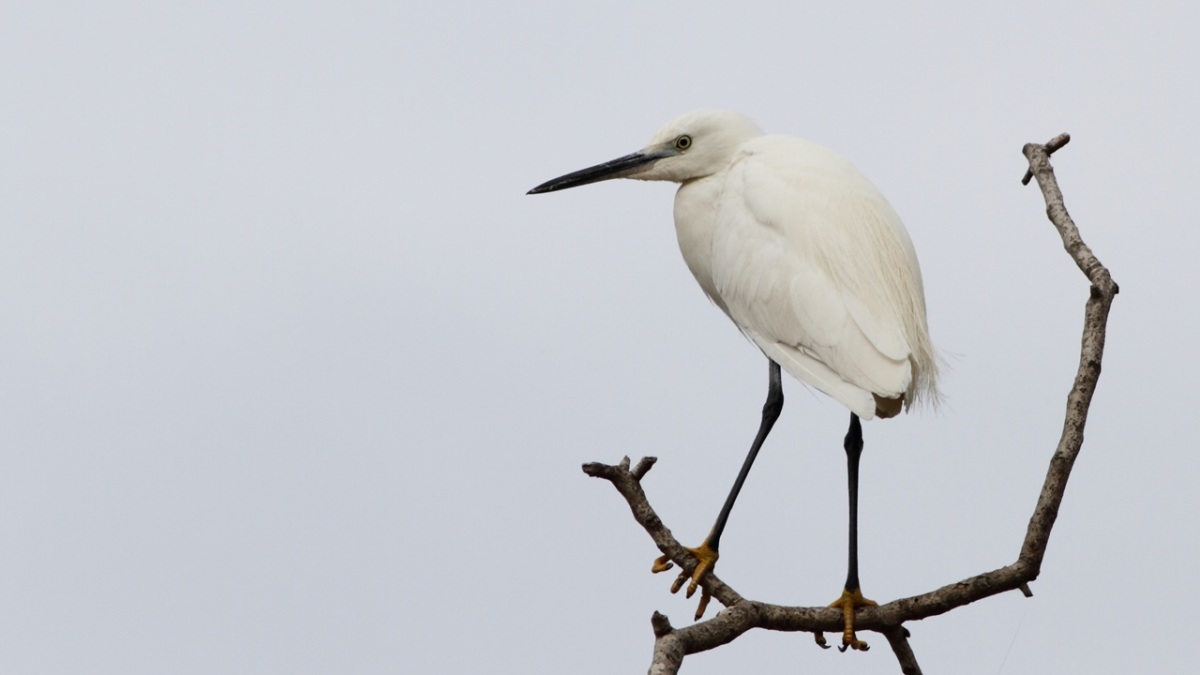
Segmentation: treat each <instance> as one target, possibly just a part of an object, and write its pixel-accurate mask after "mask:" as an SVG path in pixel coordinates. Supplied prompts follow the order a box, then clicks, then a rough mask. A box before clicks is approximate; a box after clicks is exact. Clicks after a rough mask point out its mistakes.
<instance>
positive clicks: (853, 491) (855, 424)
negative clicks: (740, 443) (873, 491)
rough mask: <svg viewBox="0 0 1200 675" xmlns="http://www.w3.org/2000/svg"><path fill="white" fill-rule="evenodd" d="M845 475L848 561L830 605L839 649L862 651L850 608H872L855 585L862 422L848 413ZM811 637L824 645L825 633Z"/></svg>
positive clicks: (861, 643) (871, 604)
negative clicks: (838, 618)
mask: <svg viewBox="0 0 1200 675" xmlns="http://www.w3.org/2000/svg"><path fill="white" fill-rule="evenodd" d="M845 448H846V475H847V478H848V482H849V485H850V550H849V561H848V562H847V564H846V587H845V588H844V589H843V590H842V597H840V598H838V599H837V600H835V601H834V602H833V604H832V605H830V607H836V608H838V609H840V610H842V622H843V624H844V629H843V630H842V646H840V647H838V649H839V650H841V651H843V652H844V651H846V650H847V649H855V650H860V651H866V650H868V649H870V645H868V644H867V643H865V642H863V641H862V640H859V639H858V636H857V635H855V632H854V611H855V610H856V609H858V608H859V607H874V606H875V602H874V601H873V600H868V599H867V598H864V597H863V594H862V589H860V588H859V586H858V460H859V459H860V458H861V457H862V449H863V438H862V422H860V421H859V419H858V415H855V414H854V413H850V430H849V431H847V432H846V442H845ZM814 637H816V639H817V644H818V645H821V646H822V647H826V646H827V645H826V644H825V636H824V635H822V634H820V633H817V634H816V635H815V636H814Z"/></svg>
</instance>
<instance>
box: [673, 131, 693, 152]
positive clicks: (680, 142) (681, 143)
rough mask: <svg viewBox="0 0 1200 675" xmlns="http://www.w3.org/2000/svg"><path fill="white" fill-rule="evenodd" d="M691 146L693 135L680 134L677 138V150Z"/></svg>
mask: <svg viewBox="0 0 1200 675" xmlns="http://www.w3.org/2000/svg"><path fill="white" fill-rule="evenodd" d="M690 147H692V137H691V136H688V135H687V134H684V135H682V136H680V137H679V138H676V139H675V149H676V150H687V149H688V148H690Z"/></svg>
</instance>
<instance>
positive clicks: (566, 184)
mask: <svg viewBox="0 0 1200 675" xmlns="http://www.w3.org/2000/svg"><path fill="white" fill-rule="evenodd" d="M669 155H670V153H669V152H646V151H644V150H639V151H637V152H635V153H632V154H629V155H625V156H624V157H618V158H616V159H614V160H611V161H608V162H605V163H603V164H597V165H596V166H592V167H588V168H586V169H582V170H580V171H574V172H572V173H569V174H567V175H565V176H559V177H558V178H555V179H554V180H548V181H546V182H545V183H542V184H541V185H539V186H537V187H535V188H533V189H532V190H530V191H529V192H527V193H525V194H530V195H537V194H541V193H543V192H554V191H555V190H566V189H567V188H573V187H579V186H580V185H587V184H589V183H599V182H600V181H602V180H611V179H613V178H624V177H625V176H628V175H629V174H632V173H636V172H637V171H638V169H643V168H648V167H649V166H650V165H652V164H654V163H655V162H657V161H658V160H660V159H662V158H663V157H667V156H669Z"/></svg>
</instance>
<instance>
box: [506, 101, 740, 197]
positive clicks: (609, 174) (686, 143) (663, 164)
mask: <svg viewBox="0 0 1200 675" xmlns="http://www.w3.org/2000/svg"><path fill="white" fill-rule="evenodd" d="M761 135H762V130H761V129H759V128H758V125H756V124H755V123H754V122H753V121H751V120H750V119H749V118H747V117H745V116H743V115H739V114H737V113H733V112H726V111H723V110H698V111H696V112H690V113H688V114H686V115H683V116H681V117H677V118H675V119H674V120H671V121H670V122H668V123H667V124H666V126H664V127H663V128H662V129H659V130H658V132H657V133H655V134H654V136H653V137H651V139H650V143H648V144H647V145H646V147H644V148H642V149H641V150H638V151H637V152H634V153H631V154H628V155H625V156H624V157H618V158H617V159H614V160H611V161H608V162H604V163H603V164H597V165H596V166H593V167H589V168H586V169H583V170H581V171H575V172H573V173H569V174H567V175H565V176H559V177H558V178H555V179H553V180H549V181H546V182H545V183H542V184H541V185H539V186H537V187H535V188H533V189H532V190H530V191H529V194H531V195H532V194H540V193H543V192H554V191H555V190H565V189H567V188H572V187H577V186H580V185H587V184H589V183H598V182H600V181H603V180H610V179H612V178H636V179H638V180H667V181H673V182H676V183H682V182H684V181H688V180H692V179H695V178H703V177H705V176H711V175H712V174H714V173H716V172H718V171H720V170H722V169H724V168H725V167H726V166H728V165H729V162H730V160H731V159H733V154H734V152H736V151H737V149H738V147H739V146H741V144H742V143H745V142H746V141H748V140H750V139H751V138H754V137H755V136H761Z"/></svg>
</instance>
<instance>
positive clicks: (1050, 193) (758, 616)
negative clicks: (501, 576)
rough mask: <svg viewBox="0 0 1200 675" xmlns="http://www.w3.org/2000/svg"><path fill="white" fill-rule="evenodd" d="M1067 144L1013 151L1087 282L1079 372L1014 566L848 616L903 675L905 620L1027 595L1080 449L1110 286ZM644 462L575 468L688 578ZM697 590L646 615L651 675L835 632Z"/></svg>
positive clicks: (828, 619)
mask: <svg viewBox="0 0 1200 675" xmlns="http://www.w3.org/2000/svg"><path fill="white" fill-rule="evenodd" d="M1070 140H1071V138H1070V136H1068V135H1067V134H1061V135H1059V136H1056V137H1055V138H1053V139H1052V140H1051V141H1050V142H1048V143H1046V144H1045V145H1038V144H1034V143H1030V144H1028V145H1026V146H1025V147H1024V149H1023V152H1024V154H1025V157H1026V158H1027V159H1028V161H1029V171H1028V172H1027V174H1026V176H1025V178H1024V180H1023V182H1025V183H1028V182H1029V180H1030V179H1031V178H1036V179H1037V183H1038V186H1039V187H1040V188H1041V190H1042V195H1043V196H1044V197H1045V201H1046V215H1047V216H1048V217H1049V219H1050V222H1051V223H1053V225H1054V227H1055V228H1056V229H1057V230H1058V233H1059V235H1060V236H1061V237H1062V241H1063V247H1064V248H1066V250H1067V253H1068V254H1070V256H1071V258H1072V259H1073V260H1074V261H1075V264H1076V265H1077V266H1078V267H1079V269H1080V270H1081V271H1082V272H1083V273H1084V275H1085V276H1087V278H1088V281H1089V282H1090V283H1091V292H1090V293H1089V296H1088V300H1087V305H1086V307H1085V312H1084V325H1083V341H1082V346H1081V349H1080V355H1079V370H1078V372H1077V373H1076V375H1075V382H1074V385H1073V386H1072V387H1071V392H1070V394H1068V396H1067V412H1066V417H1065V419H1064V420H1063V431H1062V436H1061V437H1060V438H1059V441H1058V447H1057V448H1055V450H1054V454H1053V456H1052V457H1051V458H1050V467H1049V469H1048V470H1047V472H1046V480H1045V483H1044V484H1043V486H1042V491H1041V493H1040V494H1039V495H1038V500H1037V504H1036V505H1035V506H1034V509H1033V515H1032V517H1031V518H1030V519H1029V527H1028V529H1027V530H1026V534H1025V540H1024V542H1023V543H1022V545H1021V551H1020V554H1019V555H1018V557H1017V559H1016V561H1015V562H1013V563H1011V564H1009V565H1005V566H1004V567H1000V568H997V569H994V570H991V571H988V572H983V573H980V574H977V575H975V576H972V577H968V578H966V579H963V580H961V581H957V582H954V583H952V584H949V585H946V586H943V587H941V588H937V589H934V590H932V591H929V592H927V593H922V594H921V595H915V596H912V597H908V598H901V599H899V600H893V601H891V602H888V603H886V604H882V605H880V606H878V607H871V608H863V609H860V610H859V611H858V613H857V615H856V620H855V624H856V627H857V628H858V629H859V630H873V631H876V632H879V633H881V634H883V635H884V637H886V638H887V641H888V644H889V645H891V647H892V651H893V652H894V653H895V655H896V659H897V661H898V662H899V664H900V668H901V671H902V672H903V673H905V675H919V673H920V672H921V667H920V665H918V663H917V659H916V656H915V655H914V653H913V651H912V648H911V646H910V645H909V643H908V631H907V630H906V629H905V628H904V625H903V624H904V623H905V622H907V621H917V620H920V619H924V618H927V617H931V616H936V615H938V614H943V613H945V612H948V611H950V610H952V609H955V608H957V607H962V606H964V605H967V604H970V603H972V602H975V601H976V600H981V599H983V598H986V597H990V596H993V595H996V594H999V593H1003V592H1005V591H1012V590H1021V592H1022V593H1024V594H1026V595H1029V586H1028V584H1029V582H1031V581H1033V580H1034V579H1037V577H1038V574H1039V572H1040V571H1041V565H1042V559H1043V558H1044V557H1045V554H1046V544H1047V542H1048V541H1049V539H1050V530H1051V529H1052V528H1053V527H1054V521H1055V519H1056V518H1057V517H1058V508H1059V505H1060V504H1061V503H1062V498H1063V494H1064V492H1065V491H1066V487H1067V479H1068V478H1069V477H1070V474H1071V467H1072V466H1074V464H1075V459H1076V458H1077V457H1078V456H1079V452H1080V450H1081V449H1082V447H1083V430H1084V426H1085V425H1086V423H1087V414H1088V408H1089V406H1090V405H1091V402H1092V395H1093V394H1094V393H1095V391H1096V383H1097V381H1098V380H1099V378H1100V363H1101V360H1102V358H1103V356H1104V338H1105V329H1106V325H1107V321H1108V312H1109V308H1110V307H1111V306H1112V301H1113V298H1114V297H1115V296H1116V294H1117V292H1118V290H1119V289H1118V288H1117V284H1116V283H1115V282H1113V280H1112V277H1111V275H1110V274H1109V272H1108V269H1106V268H1105V267H1104V265H1102V264H1101V263H1100V261H1099V260H1098V259H1097V258H1096V256H1095V255H1094V254H1093V253H1092V251H1091V249H1090V248H1088V246H1087V245H1086V244H1084V242H1083V239H1082V238H1081V237H1080V235H1079V230H1078V229H1077V228H1076V227H1075V223H1074V222H1073V221H1072V220H1071V216H1070V215H1069V214H1068V213H1067V209H1066V207H1065V206H1064V205H1063V196H1062V192H1061V191H1060V190H1059V188H1058V182H1057V180H1055V177H1054V169H1053V167H1051V166H1050V155H1051V154H1052V153H1053V152H1054V151H1055V150H1058V149H1059V148H1061V147H1063V146H1064V145H1066V144H1067V143H1068V142H1069V141H1070ZM654 462H655V459H654V458H653V457H647V458H644V459H642V460H641V461H640V462H639V463H638V464H637V466H636V467H634V468H633V469H630V461H629V458H628V457H626V458H624V459H623V460H622V461H621V463H620V464H618V465H616V466H610V465H607V464H585V465H584V466H583V470H584V472H585V473H587V474H588V475H589V476H594V477H596V478H603V479H605V480H607V481H609V482H611V483H612V484H613V486H614V487H616V488H617V490H618V491H619V492H620V493H621V495H622V496H623V497H624V498H625V501H626V502H627V503H628V504H629V508H630V510H631V511H633V516H634V519H635V520H637V522H638V524H640V525H641V526H642V527H643V528H644V529H645V530H646V532H647V533H648V534H649V535H650V538H651V539H653V540H654V544H655V545H656V546H658V549H659V550H660V551H662V553H663V554H664V555H666V556H668V557H669V558H670V559H671V560H672V561H674V562H675V564H677V565H679V566H680V567H682V568H683V569H685V570H687V571H688V572H689V573H690V572H691V571H692V570H694V569H695V567H696V565H697V563H698V562H699V561H697V560H696V559H695V557H694V556H692V554H691V553H689V552H688V551H687V550H686V549H685V548H684V547H683V545H681V544H680V543H679V541H678V540H677V539H675V537H674V535H672V534H671V531H670V530H669V529H667V526H666V525H664V524H663V522H662V520H660V519H659V517H658V515H657V514H656V513H655V512H654V509H653V508H651V506H650V503H649V501H648V500H647V498H646V493H645V492H644V491H643V490H642V486H641V479H642V477H643V476H645V475H646V472H648V471H649V470H650V468H651V467H652V466H653V465H654ZM702 584H703V586H704V587H705V588H706V589H707V590H708V591H709V592H710V593H711V594H712V596H713V597H714V598H716V599H717V600H719V601H720V602H721V604H722V605H724V606H725V610H723V611H721V612H720V613H718V614H717V615H716V616H715V617H713V618H711V619H708V620H705V621H700V622H698V623H694V624H692V625H690V626H687V627H686V628H673V627H672V626H671V623H670V621H669V620H668V619H667V617H666V616H663V615H662V614H659V613H657V612H655V614H654V617H653V618H652V619H651V624H652V627H653V629H654V637H655V640H654V656H653V660H652V661H651V665H650V673H651V675H668V674H672V673H677V672H679V668H680V666H681V665H682V664H683V659H684V657H686V656H687V655H688V654H695V653H697V652H702V651H707V650H709V649H714V648H716V647H719V646H721V645H723V644H726V643H729V642H732V641H733V640H735V639H737V638H738V637H739V636H740V635H742V634H743V633H745V632H746V631H748V630H750V629H752V628H765V629H768V630H778V631H805V632H810V633H818V632H824V631H839V630H841V628H842V615H841V611H840V610H837V609H829V608H827V607H785V606H782V605H773V604H770V603H766V602H761V601H758V600H747V599H745V598H743V597H742V596H741V595H739V594H738V593H737V591H735V590H733V588H731V587H730V586H729V585H728V584H726V583H725V582H723V581H721V579H720V578H718V577H717V575H716V574H715V573H712V572H710V573H709V574H708V575H707V576H706V577H704V580H703V582H702Z"/></svg>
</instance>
